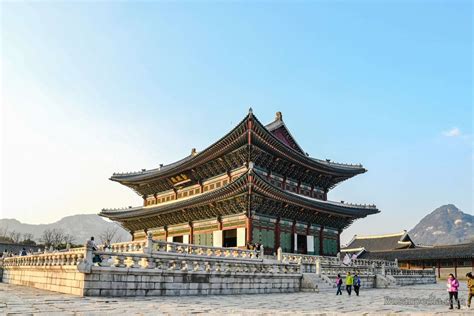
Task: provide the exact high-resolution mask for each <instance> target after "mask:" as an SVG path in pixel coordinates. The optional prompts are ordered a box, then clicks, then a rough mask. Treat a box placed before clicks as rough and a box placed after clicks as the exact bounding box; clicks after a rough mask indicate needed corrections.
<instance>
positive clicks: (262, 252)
mask: <svg viewBox="0 0 474 316" xmlns="http://www.w3.org/2000/svg"><path fill="white" fill-rule="evenodd" d="M264 253H265V248H264V247H263V245H260V258H262V259H263V254H264Z"/></svg>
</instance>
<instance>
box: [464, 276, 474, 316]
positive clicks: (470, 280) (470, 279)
mask: <svg viewBox="0 0 474 316" xmlns="http://www.w3.org/2000/svg"><path fill="white" fill-rule="evenodd" d="M466 276H467V307H469V308H470V307H471V299H472V297H473V296H474V276H473V275H472V273H471V272H469V273H468V274H466Z"/></svg>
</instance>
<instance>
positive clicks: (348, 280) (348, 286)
mask: <svg viewBox="0 0 474 316" xmlns="http://www.w3.org/2000/svg"><path fill="white" fill-rule="evenodd" d="M352 284H354V279H353V278H352V275H351V273H350V272H347V276H346V291H347V294H349V296H350V295H351V293H352Z"/></svg>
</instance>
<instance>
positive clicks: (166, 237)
mask: <svg viewBox="0 0 474 316" xmlns="http://www.w3.org/2000/svg"><path fill="white" fill-rule="evenodd" d="M164 229H165V241H168V227H166V226H165V227H164Z"/></svg>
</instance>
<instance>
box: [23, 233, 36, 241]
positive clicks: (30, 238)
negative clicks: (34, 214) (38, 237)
mask: <svg viewBox="0 0 474 316" xmlns="http://www.w3.org/2000/svg"><path fill="white" fill-rule="evenodd" d="M33 238H34V236H33V234H32V233H24V234H23V241H33Z"/></svg>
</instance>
